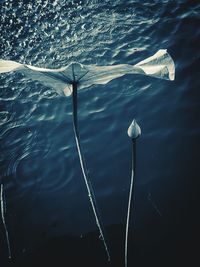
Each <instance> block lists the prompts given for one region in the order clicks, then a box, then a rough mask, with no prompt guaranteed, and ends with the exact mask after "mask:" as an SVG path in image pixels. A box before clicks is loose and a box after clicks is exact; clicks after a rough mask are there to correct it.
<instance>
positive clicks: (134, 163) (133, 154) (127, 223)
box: [125, 140, 136, 267]
mask: <svg viewBox="0 0 200 267" xmlns="http://www.w3.org/2000/svg"><path fill="white" fill-rule="evenodd" d="M135 155H136V141H135V140H132V170H131V184H130V191H129V199H128V210H127V218H126V235H125V267H127V266H128V233H129V220H130V209H131V200H132V194H133V186H134V177H135V166H136V157H135Z"/></svg>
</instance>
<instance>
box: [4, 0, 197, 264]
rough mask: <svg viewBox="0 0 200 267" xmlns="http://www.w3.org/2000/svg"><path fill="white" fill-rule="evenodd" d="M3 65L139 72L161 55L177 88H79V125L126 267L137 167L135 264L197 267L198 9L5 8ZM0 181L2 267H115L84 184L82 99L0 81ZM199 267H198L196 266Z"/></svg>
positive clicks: (125, 81)
mask: <svg viewBox="0 0 200 267" xmlns="http://www.w3.org/2000/svg"><path fill="white" fill-rule="evenodd" d="M0 10H1V16H0V58H1V59H11V60H16V61H18V62H21V63H27V64H33V65H36V66H40V67H48V68H56V67H61V66H63V65H67V64H69V63H70V62H71V61H74V60H76V61H78V62H80V63H84V64H97V65H112V64H120V63H128V64H135V63H137V62H138V61H140V60H142V59H144V58H145V57H148V56H150V55H152V54H154V53H155V52H156V51H157V50H159V49H168V52H169V53H170V54H171V56H172V57H173V59H174V61H175V65H176V78H175V81H174V82H169V81H164V80H159V79H154V78H149V77H144V76H139V75H135V76H134V75H126V76H124V77H122V78H119V79H116V80H113V81H111V82H110V83H109V84H107V85H101V86H93V87H90V88H88V89H84V90H80V91H79V92H78V97H79V123H80V135H81V139H82V145H83V150H84V153H85V157H86V161H87V165H88V168H89V170H90V175H91V177H92V183H93V186H94V190H95V193H96V196H97V202H98V204H99V208H100V211H101V215H102V220H103V222H104V225H105V228H106V232H107V236H108V240H109V245H110V250H111V256H112V262H111V264H109V266H123V253H124V252H123V251H124V245H123V244H124V233H125V221H126V217H125V216H126V208H127V200H128V190H129V183H130V174H131V143H130V140H129V138H128V136H127V133H126V132H127V128H128V126H129V124H130V122H131V121H132V119H133V118H136V119H137V121H138V123H139V125H140V127H141V129H142V136H141V137H140V139H139V140H138V141H137V166H136V171H137V175H136V181H135V189H134V199H133V207H132V214H131V231H130V242H129V266H136V267H143V266H184V264H187V266H194V262H195V263H196V264H197V261H198V262H199V258H198V255H197V252H198V246H197V245H196V242H197V241H199V177H200V174H199V173H200V167H199V150H200V142H199V136H200V123H199V121H200V100H199V99H200V91H199V75H200V72H199V58H200V53H199V35H200V30H199V29H200V28H199V27H198V24H199V14H200V4H199V1H172V0H166V1H164V0H163V1H161V0H160V1H159V0H154V1H150V0H148V1H147V0H145V1H133V0H130V1H128V0H127V1H125V0H124V1H123V0H116V1H110V0H109V1H108V0H103V1H97V0H96V1H95V0H93V1H64V0H62V1H61V0H60V1H59V0H58V1H57V0H55V1H48V0H46V1H43V0H41V1H39V0H38V1H30V2H28V1H21V0H20V1H11V0H9V1H1V2H0ZM0 108H1V109H0V124H1V128H0V136H1V139H0V151H1V157H0V164H1V165H0V175H1V177H0V179H1V182H2V183H3V184H4V187H5V196H6V202H7V205H6V206H7V209H6V221H7V226H8V231H9V235H10V240H11V249H12V254H13V259H12V260H11V261H8V259H7V257H8V254H7V247H6V238H5V233H4V230H3V225H2V222H1V223H0V245H1V251H0V266H2V267H7V266H15V267H19V266H20V267H23V266H70V267H71V266H80V265H81V264H82V265H84V266H93V267H96V266H101V267H103V266H107V265H108V264H107V263H106V256H105V253H104V249H103V246H102V242H101V241H100V239H99V238H98V236H99V234H98V231H97V227H96V224H95V220H94V217H93V214H92V211H91V207H90V204H89V201H88V198H87V192H86V189H85V185H84V182H83V177H82V174H81V169H80V164H79V160H78V155H77V150H76V146H75V141H74V136H73V128H72V121H71V120H72V118H71V117H72V109H71V98H70V97H68V98H65V97H61V96H58V95H57V94H56V92H54V91H53V90H52V89H50V88H47V87H44V86H42V85H40V84H39V83H35V82H33V81H31V80H27V79H25V78H24V77H23V76H21V75H20V74H16V73H15V74H4V75H1V77H0ZM196 266H198V264H197V265H196Z"/></svg>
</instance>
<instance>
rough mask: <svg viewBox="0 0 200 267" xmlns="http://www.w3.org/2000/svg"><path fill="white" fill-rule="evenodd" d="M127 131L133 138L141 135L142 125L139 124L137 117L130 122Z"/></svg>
mask: <svg viewBox="0 0 200 267" xmlns="http://www.w3.org/2000/svg"><path fill="white" fill-rule="evenodd" d="M127 133H128V136H129V137H130V138H131V139H136V138H138V137H139V136H140V135H141V129H140V126H139V125H138V124H137V122H136V120H135V119H134V120H133V121H132V123H131V124H130V126H129V128H128V131H127Z"/></svg>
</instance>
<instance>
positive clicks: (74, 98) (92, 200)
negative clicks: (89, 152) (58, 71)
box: [72, 83, 110, 261]
mask: <svg viewBox="0 0 200 267" xmlns="http://www.w3.org/2000/svg"><path fill="white" fill-rule="evenodd" d="M72 104H73V128H74V135H75V140H76V146H77V150H78V155H79V160H80V165H81V170H82V173H83V177H84V181H85V185H86V188H87V192H88V197H89V200H90V203H91V206H92V210H93V213H94V216H95V220H96V224H97V227H98V229H99V232H100V236H101V238H102V241H103V244H104V247H105V250H106V253H107V258H108V261H110V253H109V250H108V246H107V243H106V238H105V234H104V227H103V224H102V223H101V220H100V215H99V211H98V207H97V203H96V199H95V194H94V191H93V188H92V184H91V181H90V178H89V175H88V171H87V167H86V163H85V159H84V155H83V153H82V148H81V143H80V137H79V132H78V120H77V84H76V83H74V84H73V92H72Z"/></svg>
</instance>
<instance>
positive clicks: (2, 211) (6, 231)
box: [0, 184, 11, 259]
mask: <svg viewBox="0 0 200 267" xmlns="http://www.w3.org/2000/svg"><path fill="white" fill-rule="evenodd" d="M0 199H1V219H2V222H3V226H4V230H5V234H6V242H7V247H8V257H9V259H11V248H10V240H9V235H8V229H7V225H6V220H5V206H4V205H5V203H4V197H3V184H1V197H0Z"/></svg>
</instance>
